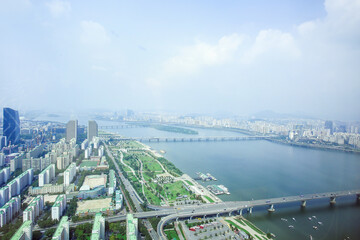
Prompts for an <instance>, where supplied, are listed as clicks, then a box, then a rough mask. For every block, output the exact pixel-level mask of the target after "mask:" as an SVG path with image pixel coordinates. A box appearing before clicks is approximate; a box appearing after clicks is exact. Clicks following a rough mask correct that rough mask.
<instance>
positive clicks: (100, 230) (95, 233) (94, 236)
mask: <svg viewBox="0 0 360 240" xmlns="http://www.w3.org/2000/svg"><path fill="white" fill-rule="evenodd" d="M103 239H105V218H104V217H103V216H102V215H101V213H97V214H96V215H95V219H94V224H93V228H92V231H91V240H103Z"/></svg>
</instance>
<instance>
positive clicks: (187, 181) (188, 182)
mask: <svg viewBox="0 0 360 240" xmlns="http://www.w3.org/2000/svg"><path fill="white" fill-rule="evenodd" d="M185 182H186V183H187V184H189V185H190V186H194V184H192V183H191V182H190V181H189V180H185Z"/></svg>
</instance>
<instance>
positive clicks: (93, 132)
mask: <svg viewBox="0 0 360 240" xmlns="http://www.w3.org/2000/svg"><path fill="white" fill-rule="evenodd" d="M97 136H98V125H97V123H96V122H95V121H89V126H88V132H87V137H88V140H89V142H90V141H91V140H92V139H93V137H97Z"/></svg>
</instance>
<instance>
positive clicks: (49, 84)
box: [0, 0, 360, 120]
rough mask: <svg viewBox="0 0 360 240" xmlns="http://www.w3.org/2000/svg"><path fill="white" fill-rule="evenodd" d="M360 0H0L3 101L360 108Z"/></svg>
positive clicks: (44, 105)
mask: <svg viewBox="0 0 360 240" xmlns="http://www.w3.org/2000/svg"><path fill="white" fill-rule="evenodd" d="M359 13H360V0H326V1H325V2H324V1H318V0H297V1H295V0H292V1H285V0H282V1H280V0H278V1H277V0H275V1H268V0H263V1H257V0H255V1H254V0H252V1H235V0H234V1H226V0H222V1H211V0H204V1H194V0H189V1H187V0H181V1H165V0H164V1H155V0H152V1H119V0H116V1H115V0H114V1H89V0H86V1H85V0H84V1H61V0H52V1H39V0H36V1H35V0H33V1H30V0H0V107H3V106H9V107H14V108H17V109H20V110H30V109H44V110H49V109H54V110H71V111H77V110H80V109H90V108H104V109H113V110H118V109H125V108H131V109H134V110H139V111H141V110H170V111H181V112H199V113H212V112H218V111H228V112H232V113H236V114H251V113H255V112H258V111H262V110H267V109H269V110H273V111H276V112H287V113H298V112H301V113H306V114H309V115H313V116H318V117H322V118H329V119H344V120H350V119H353V120H360V106H359V103H360V14H359Z"/></svg>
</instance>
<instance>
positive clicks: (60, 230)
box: [52, 216, 70, 240]
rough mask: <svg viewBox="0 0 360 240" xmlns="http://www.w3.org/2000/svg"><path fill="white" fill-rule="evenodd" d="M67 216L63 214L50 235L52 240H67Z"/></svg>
mask: <svg viewBox="0 0 360 240" xmlns="http://www.w3.org/2000/svg"><path fill="white" fill-rule="evenodd" d="M69 229H70V228H69V218H68V217H67V216H63V217H62V218H61V221H60V223H59V225H58V227H57V229H56V231H55V233H54V235H53V237H52V239H53V240H69V232H70V231H69Z"/></svg>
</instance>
